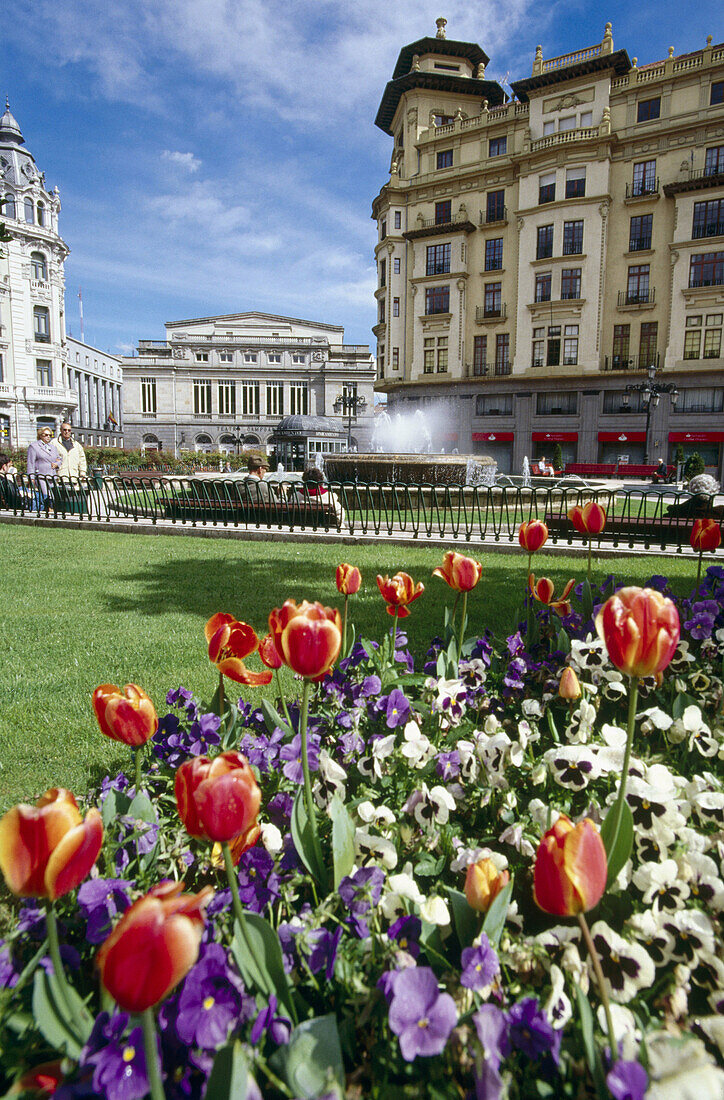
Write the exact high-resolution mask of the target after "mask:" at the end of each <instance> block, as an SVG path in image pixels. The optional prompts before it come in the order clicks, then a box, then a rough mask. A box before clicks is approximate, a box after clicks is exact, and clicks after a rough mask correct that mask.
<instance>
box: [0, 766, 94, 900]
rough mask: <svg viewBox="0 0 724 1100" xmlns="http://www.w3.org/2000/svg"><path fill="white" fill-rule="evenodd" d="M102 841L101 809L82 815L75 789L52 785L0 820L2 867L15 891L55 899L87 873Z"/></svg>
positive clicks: (0, 859) (80, 880)
mask: <svg viewBox="0 0 724 1100" xmlns="http://www.w3.org/2000/svg"><path fill="white" fill-rule="evenodd" d="M102 844H103V823H102V821H101V815H100V814H99V812H98V810H95V809H92V810H89V811H88V813H87V814H86V817H85V821H84V820H83V818H82V817H81V816H80V811H79V809H78V803H77V802H76V800H75V798H74V797H73V795H72V794H71V792H70V791H66V790H63V789H62V788H58V787H54V788H53V789H52V790H49V791H46V792H45V794H44V795H43V797H42V798H40V799H38V801H37V802H36V803H35V805H34V806H28V805H25V804H21V805H19V806H13V808H12V810H8V812H7V813H6V814H5V816H4V817H3V818H2V820H0V870H1V871H2V873H3V875H4V876H5V882H6V883H7V885H8V888H9V889H10V890H12V892H13V894H18V895H19V896H20V897H30V898H49V899H50V900H51V901H54V900H55V899H56V898H62V897H63V895H64V894H67V893H69V892H70V891H71V890H75V888H76V886H79V885H80V883H81V882H82V881H83V879H84V878H86V877H87V876H88V874H89V873H90V870H91V868H92V866H93V864H94V863H95V861H96V859H97V858H98V853H99V852H100V850H101V845H102Z"/></svg>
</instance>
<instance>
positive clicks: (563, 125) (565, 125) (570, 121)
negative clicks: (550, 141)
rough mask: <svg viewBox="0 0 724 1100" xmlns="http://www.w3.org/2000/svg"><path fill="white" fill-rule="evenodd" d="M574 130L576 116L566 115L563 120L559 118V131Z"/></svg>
mask: <svg viewBox="0 0 724 1100" xmlns="http://www.w3.org/2000/svg"><path fill="white" fill-rule="evenodd" d="M575 128H576V116H575V115H566V117H565V118H561V119H559V121H558V129H559V130H575Z"/></svg>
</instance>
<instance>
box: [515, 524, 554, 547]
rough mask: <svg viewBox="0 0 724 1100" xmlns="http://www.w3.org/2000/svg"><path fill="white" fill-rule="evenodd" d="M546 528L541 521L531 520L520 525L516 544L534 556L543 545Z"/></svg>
mask: <svg viewBox="0 0 724 1100" xmlns="http://www.w3.org/2000/svg"><path fill="white" fill-rule="evenodd" d="M547 538H548V528H547V527H546V525H545V523H544V522H543V520H542V519H531V520H528V521H527V522H524V523H521V525H520V528H519V530H518V542H519V543H520V545H521V546H522V547H523V549H524V550H527V551H528V553H529V554H535V552H536V551H537V550H540V548H541V546H543V545H544V544H545V541H546V539H547Z"/></svg>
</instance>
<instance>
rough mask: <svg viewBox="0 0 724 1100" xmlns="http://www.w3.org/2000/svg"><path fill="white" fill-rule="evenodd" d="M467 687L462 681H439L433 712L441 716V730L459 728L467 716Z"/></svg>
mask: <svg viewBox="0 0 724 1100" xmlns="http://www.w3.org/2000/svg"><path fill="white" fill-rule="evenodd" d="M466 700H467V687H466V686H465V684H464V683H463V681H462V680H442V679H441V680H438V681H437V695H436V697H435V699H433V703H432V710H433V713H434V714H437V715H438V716H439V722H440V728H441V729H443V730H445V729H450V728H451V727H452V726H458V725H459V724H460V722H461V720H462V718H463V716H464V714H465V703H466Z"/></svg>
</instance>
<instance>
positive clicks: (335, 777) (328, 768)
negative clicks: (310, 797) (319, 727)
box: [313, 749, 347, 809]
mask: <svg viewBox="0 0 724 1100" xmlns="http://www.w3.org/2000/svg"><path fill="white" fill-rule="evenodd" d="M346 778H347V773H346V771H345V770H344V768H343V767H342V766H341V765H340V764H338V763H337V762H336V760H333V759H332V757H331V756H330V755H329V753H328V752H327V750H326V749H321V750H320V753H319V771H318V773H317V776H316V777H315V781H314V787H313V791H314V800H315V802H316V803H317V805H318V806H319V807H320V808H322V809H323V808H324V807H325V806H328V805H329V803H330V802H331V801H332V798H333V797H334V795H335V794H338V795H339V796H340V797H341V798H342V800H343V801H344V796H345V793H346V788H345V785H344V781H345V779H346Z"/></svg>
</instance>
